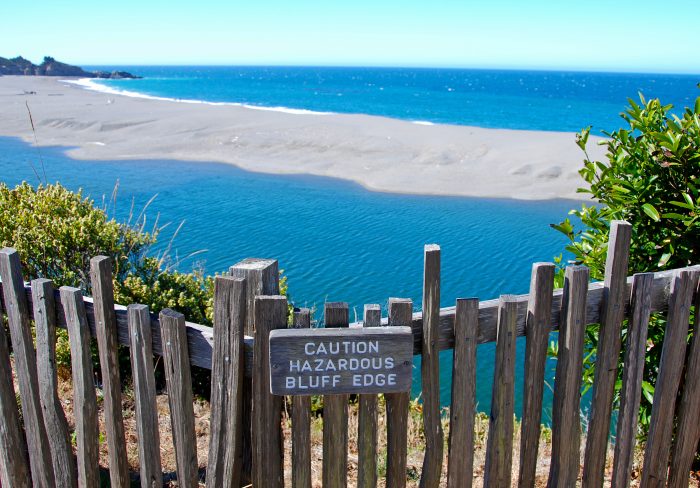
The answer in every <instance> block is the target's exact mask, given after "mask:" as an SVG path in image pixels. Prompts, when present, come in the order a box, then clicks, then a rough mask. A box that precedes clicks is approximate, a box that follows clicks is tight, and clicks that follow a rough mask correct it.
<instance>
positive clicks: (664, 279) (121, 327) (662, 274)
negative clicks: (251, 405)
mask: <svg viewBox="0 0 700 488" xmlns="http://www.w3.org/2000/svg"><path fill="white" fill-rule="evenodd" d="M680 269H686V270H700V265H695V266H689V267H687V268H679V269H673V270H668V271H659V272H656V273H654V284H653V288H652V304H651V310H652V312H663V311H665V310H666V308H667V307H668V290H669V286H670V283H671V277H672V276H673V274H674V273H675V272H677V271H679V270H680ZM631 288H632V277H631V276H630V277H628V278H627V290H626V292H625V293H627V294H628V295H629V292H630V290H631ZM24 289H25V292H26V294H27V300H28V308H29V313H30V314H32V313H33V312H32V310H33V307H32V304H33V302H32V293H31V287H30V285H29V284H28V283H25V285H24ZM55 297H56V325H57V326H58V327H61V328H63V329H65V328H66V321H65V317H64V314H63V304H62V303H61V298H60V295H59V292H58V290H56V291H55ZM528 297H529V296H528V295H516V296H515V298H514V299H515V301H516V302H517V308H518V318H517V322H516V335H517V336H523V335H525V315H526V313H527V302H528ZM561 297H562V290H561V289H556V290H554V293H553V299H552V312H551V325H552V330H557V329H558V328H559V311H560V309H561ZM602 298H603V282H594V283H591V284H589V285H588V297H587V300H586V318H587V323H589V324H594V323H597V322H598V321H599V320H600V303H601V300H602ZM1 299H2V282H0V300H1ZM83 299H84V301H85V311H86V313H87V318H88V325H89V327H90V333H91V334H92V336H93V337H94V336H95V316H94V307H93V301H92V298H91V297H84V298H83ZM114 308H115V314H116V316H117V334H118V336H119V343H120V344H122V345H126V346H128V345H129V335H128V334H129V326H128V321H127V312H126V307H125V306H123V305H115V306H114ZM628 312H629V310H626V311H625V316H627V315H628ZM454 316H455V307H446V308H441V309H440V326H439V329H440V334H439V340H440V349H441V350H443V349H451V348H452V347H453V345H454V333H453V329H452V327H453V322H454ZM497 320H498V300H497V299H495V300H485V301H482V302H479V336H478V338H477V343H479V344H483V343H485V342H494V341H495V340H496V324H497ZM387 324H388V319H387V318H382V323H381V325H382V326H385V325H387ZM356 326H359V324H350V327H356ZM186 327H187V342H188V347H189V352H190V363H191V364H192V365H194V366H198V367H200V368H205V369H211V354H212V350H213V345H214V336H213V330H212V328H211V327H209V326H206V325H201V324H196V323H193V322H186ZM422 327H423V314H422V313H421V312H417V313H414V314H413V323H412V325H411V328H412V329H413V339H414V347H413V354H414V355H418V354H420V351H421V340H422ZM151 330H152V335H153V353H154V354H156V355H161V352H162V349H161V340H160V323H159V321H158V316H157V315H155V314H151ZM244 342H245V355H246V358H247V359H248V360H247V361H245V365H246V366H245V368H246V371H245V375H246V376H248V377H250V376H251V364H252V362H251V360H250V359H251V358H252V353H253V338H252V337H250V336H246V337H245V341H244Z"/></svg>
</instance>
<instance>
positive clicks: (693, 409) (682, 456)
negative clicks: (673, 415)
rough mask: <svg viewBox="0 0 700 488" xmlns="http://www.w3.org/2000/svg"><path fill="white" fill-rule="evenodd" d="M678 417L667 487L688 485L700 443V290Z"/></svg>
mask: <svg viewBox="0 0 700 488" xmlns="http://www.w3.org/2000/svg"><path fill="white" fill-rule="evenodd" d="M679 410H680V412H679V415H678V427H677V428H676V432H677V434H676V442H675V444H674V446H673V452H672V454H671V471H670V477H669V483H668V486H669V487H670V488H681V487H682V486H688V473H689V472H690V467H691V465H692V464H693V458H694V455H695V448H696V447H697V446H698V441H700V423H699V422H698V412H700V287H698V289H697V291H696V295H695V324H694V325H693V341H692V343H691V345H690V352H689V354H688V359H687V362H686V368H685V384H684V385H683V395H682V396H681V405H680V408H679Z"/></svg>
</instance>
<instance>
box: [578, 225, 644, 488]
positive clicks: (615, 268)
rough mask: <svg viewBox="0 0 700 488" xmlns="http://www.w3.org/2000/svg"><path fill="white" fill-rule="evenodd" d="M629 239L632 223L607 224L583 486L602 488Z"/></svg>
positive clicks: (618, 347)
mask: <svg viewBox="0 0 700 488" xmlns="http://www.w3.org/2000/svg"><path fill="white" fill-rule="evenodd" d="M631 238H632V226H631V225H630V224H629V223H627V222H624V221H620V220H614V221H613V222H611V223H610V240H609V241H608V255H607V259H606V262H605V280H604V283H603V286H604V288H603V303H602V304H601V312H600V329H599V332H598V350H597V352H596V362H595V372H594V378H593V397H592V399H591V411H590V417H589V421H588V432H587V433H586V451H585V458H584V459H585V461H584V465H583V486H584V487H591V488H602V486H603V476H604V472H605V458H606V455H607V451H608V437H609V436H610V418H611V415H612V402H613V395H614V394H615V382H616V381H617V363H618V361H619V357H620V347H621V342H622V337H621V329H622V320H623V319H624V317H625V305H627V302H628V300H629V295H628V294H627V293H626V291H627V290H626V283H627V264H628V262H629V249H630V241H631Z"/></svg>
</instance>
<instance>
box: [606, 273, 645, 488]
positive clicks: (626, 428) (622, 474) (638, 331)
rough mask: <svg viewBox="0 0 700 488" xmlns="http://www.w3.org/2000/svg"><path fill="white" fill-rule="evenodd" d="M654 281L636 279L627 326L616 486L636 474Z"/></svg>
mask: <svg viewBox="0 0 700 488" xmlns="http://www.w3.org/2000/svg"><path fill="white" fill-rule="evenodd" d="M653 282H654V275H653V273H641V274H637V275H634V281H633V282H632V299H631V311H630V319H629V321H628V325H627V342H626V344H625V359H624V365H623V369H622V390H621V392H620V396H621V398H620V410H619V414H618V417H617V431H616V432H617V439H616V442H615V457H614V462H613V474H612V482H611V484H612V488H627V487H628V486H629V483H630V478H631V474H632V455H633V454H634V446H635V440H636V438H637V418H638V415H639V403H640V400H641V396H642V378H643V375H644V355H645V353H646V347H647V328H648V326H649V317H650V314H651V288H652V283H653Z"/></svg>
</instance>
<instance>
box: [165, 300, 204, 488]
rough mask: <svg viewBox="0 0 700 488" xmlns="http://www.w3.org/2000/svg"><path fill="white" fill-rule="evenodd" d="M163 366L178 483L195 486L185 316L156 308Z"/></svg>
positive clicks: (196, 473) (192, 425)
mask: <svg viewBox="0 0 700 488" xmlns="http://www.w3.org/2000/svg"><path fill="white" fill-rule="evenodd" d="M160 334H161V337H162V339H163V367H164V369H165V382H166V386H167V389H168V404H169V405H170V426H171V428H172V433H173V445H174V447H175V464H176V471H177V480H178V484H179V485H182V486H187V487H191V486H192V487H194V486H197V481H198V472H197V467H198V465H197V442H196V438H195V434H194V408H193V397H192V376H191V373H190V367H189V359H188V351H187V333H186V330H185V316H184V315H182V314H181V313H178V312H176V311H174V310H170V309H168V308H166V309H165V310H163V311H161V312H160Z"/></svg>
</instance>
